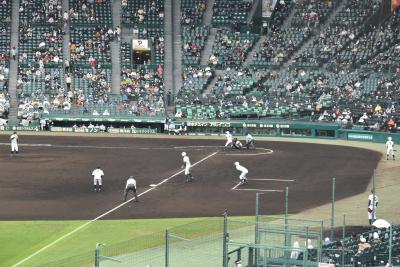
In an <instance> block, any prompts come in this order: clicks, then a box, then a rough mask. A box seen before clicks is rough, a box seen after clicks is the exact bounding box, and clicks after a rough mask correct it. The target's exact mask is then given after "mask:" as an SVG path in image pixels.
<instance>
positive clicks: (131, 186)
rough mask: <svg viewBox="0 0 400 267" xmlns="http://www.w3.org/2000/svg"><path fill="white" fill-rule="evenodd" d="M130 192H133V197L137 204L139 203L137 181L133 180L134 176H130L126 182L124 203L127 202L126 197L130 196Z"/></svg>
mask: <svg viewBox="0 0 400 267" xmlns="http://www.w3.org/2000/svg"><path fill="white" fill-rule="evenodd" d="M129 191H132V192H133V196H134V197H135V202H139V198H138V195H137V193H136V180H135V179H133V176H129V178H128V180H126V186H125V192H124V202H126V197H127V196H128V192H129Z"/></svg>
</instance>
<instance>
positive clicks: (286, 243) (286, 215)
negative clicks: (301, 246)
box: [285, 187, 291, 261]
mask: <svg viewBox="0 0 400 267" xmlns="http://www.w3.org/2000/svg"><path fill="white" fill-rule="evenodd" d="M288 217H289V187H286V188H285V247H286V249H285V260H286V261H288V260H289V258H290V253H289V251H288V250H287V248H288V247H290V246H291V244H290V243H291V241H290V239H289V235H288V223H289V218H288Z"/></svg>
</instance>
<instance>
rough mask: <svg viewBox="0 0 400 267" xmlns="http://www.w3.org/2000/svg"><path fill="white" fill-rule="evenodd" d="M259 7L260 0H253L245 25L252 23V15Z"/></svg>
mask: <svg viewBox="0 0 400 267" xmlns="http://www.w3.org/2000/svg"><path fill="white" fill-rule="evenodd" d="M259 6H261V3H260V0H254V1H253V4H252V6H251V9H250V11H249V13H248V14H247V19H246V22H247V24H249V23H250V22H252V21H253V18H254V14H255V13H256V10H257V8H258V7H259Z"/></svg>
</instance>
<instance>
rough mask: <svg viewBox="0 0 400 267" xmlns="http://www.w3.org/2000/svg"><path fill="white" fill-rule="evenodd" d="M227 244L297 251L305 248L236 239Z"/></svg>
mask: <svg viewBox="0 0 400 267" xmlns="http://www.w3.org/2000/svg"><path fill="white" fill-rule="evenodd" d="M227 244H228V246H237V247H250V248H260V249H280V250H290V251H292V250H297V251H299V252H305V251H306V250H307V249H306V248H294V247H288V246H279V245H277V246H275V245H269V244H255V243H244V242H237V241H228V242H227Z"/></svg>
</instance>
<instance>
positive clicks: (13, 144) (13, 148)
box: [10, 132, 18, 154]
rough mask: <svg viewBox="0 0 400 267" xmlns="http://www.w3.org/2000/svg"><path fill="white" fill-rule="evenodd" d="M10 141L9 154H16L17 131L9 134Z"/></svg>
mask: <svg viewBox="0 0 400 267" xmlns="http://www.w3.org/2000/svg"><path fill="white" fill-rule="evenodd" d="M10 141H11V154H14V153H16V154H18V135H17V132H14V133H13V134H12V135H11V136H10Z"/></svg>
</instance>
